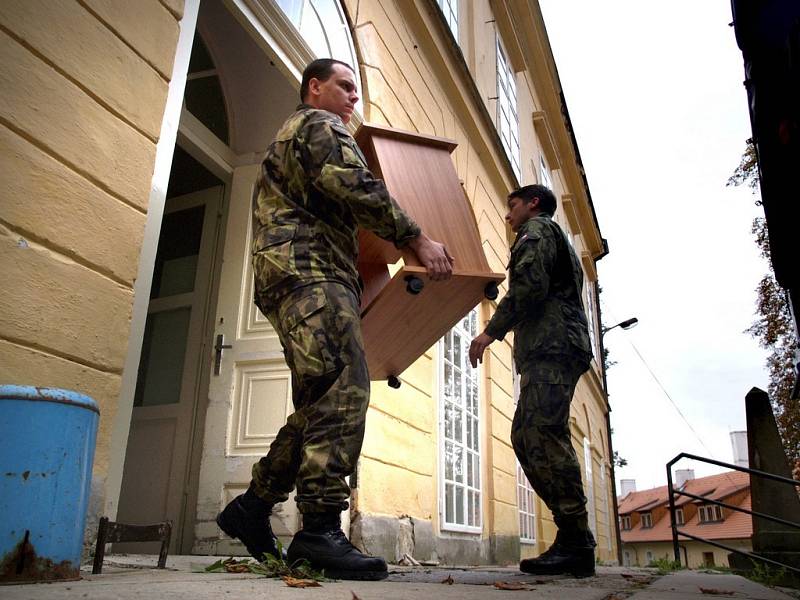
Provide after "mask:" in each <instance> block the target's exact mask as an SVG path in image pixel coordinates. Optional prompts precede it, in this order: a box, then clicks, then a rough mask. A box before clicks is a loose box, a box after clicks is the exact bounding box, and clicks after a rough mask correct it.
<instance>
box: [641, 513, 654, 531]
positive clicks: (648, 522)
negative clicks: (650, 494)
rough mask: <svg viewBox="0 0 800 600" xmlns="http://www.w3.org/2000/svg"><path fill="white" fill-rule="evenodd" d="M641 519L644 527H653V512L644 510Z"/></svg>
mask: <svg viewBox="0 0 800 600" xmlns="http://www.w3.org/2000/svg"><path fill="white" fill-rule="evenodd" d="M641 520H642V529H652V528H653V513H651V512H643V513H642V515H641Z"/></svg>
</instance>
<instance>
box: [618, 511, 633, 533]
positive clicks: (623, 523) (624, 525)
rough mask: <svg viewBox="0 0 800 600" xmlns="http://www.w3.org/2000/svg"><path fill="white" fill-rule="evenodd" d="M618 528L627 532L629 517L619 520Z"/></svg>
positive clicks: (629, 524) (629, 526)
mask: <svg viewBox="0 0 800 600" xmlns="http://www.w3.org/2000/svg"><path fill="white" fill-rule="evenodd" d="M619 526H620V528H621V529H622V530H623V531H629V530H630V528H631V516H630V515H624V516H622V517H620V518H619Z"/></svg>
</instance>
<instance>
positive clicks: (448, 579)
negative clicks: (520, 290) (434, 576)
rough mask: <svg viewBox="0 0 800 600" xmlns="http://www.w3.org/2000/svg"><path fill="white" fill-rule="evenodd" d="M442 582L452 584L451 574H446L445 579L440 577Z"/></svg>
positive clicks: (453, 581)
mask: <svg viewBox="0 0 800 600" xmlns="http://www.w3.org/2000/svg"><path fill="white" fill-rule="evenodd" d="M442 583H446V584H447V585H453V584H454V583H455V580H454V579H453V577H452V575H448V576H447V579H442Z"/></svg>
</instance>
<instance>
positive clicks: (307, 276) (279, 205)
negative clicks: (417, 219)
mask: <svg viewBox="0 0 800 600" xmlns="http://www.w3.org/2000/svg"><path fill="white" fill-rule="evenodd" d="M359 226H360V227H364V228H366V229H369V230H370V231H373V232H375V234H377V235H378V236H379V237H381V238H383V239H385V240H388V241H391V242H394V244H395V245H396V246H398V247H400V246H403V245H404V244H406V243H407V242H408V241H409V240H411V239H413V238H415V237H416V236H418V235H419V234H420V228H419V227H418V226H417V224H416V223H414V221H413V220H412V219H411V218H410V217H409V216H408V215H407V214H406V213H405V212H404V211H403V210H402V209H401V208H400V207H399V206H398V204H397V202H396V201H395V200H394V199H393V198H392V197H391V196H390V195H389V192H388V191H387V190H386V186H385V185H384V183H383V181H381V180H380V179H375V177H373V175H372V173H371V172H370V171H369V169H368V168H367V165H366V160H365V159H364V155H363V154H362V153H361V150H360V149H359V147H358V145H357V144H356V142H355V140H354V139H353V137H352V136H351V135H350V133H349V132H348V131H347V129H346V128H345V126H344V124H343V123H342V121H341V119H339V117H338V116H336V115H335V114H333V113H330V112H328V111H325V110H319V109H315V108H312V107H310V106H308V105H305V104H301V105H300V106H298V107H297V110H296V111H295V112H294V114H292V115H291V116H290V117H289V118H288V119H287V120H286V122H285V123H284V124H283V126H282V127H281V128H280V130H279V131H278V133H277V135H276V136H275V139H274V140H273V141H272V143H271V144H270V146H269V149H268V150H267V153H266V156H265V157H264V161H263V162H262V165H261V171H260V173H259V176H258V180H257V182H256V187H255V190H254V192H253V247H252V250H253V271H254V275H255V296H256V302H257V303H258V304H259V306H261V305H262V303H265V304H266V305H274V304H275V303H276V302H277V300H279V299H280V298H282V297H283V296H284V295H286V294H287V293H289V292H290V291H292V290H294V289H297V288H299V287H302V286H305V285H309V284H311V283H315V282H319V281H338V282H341V283H344V284H345V285H347V286H349V287H350V288H352V289H353V291H355V292H356V293H358V292H359V290H360V288H359V283H358V271H357V269H356V264H357V262H358V227H359Z"/></svg>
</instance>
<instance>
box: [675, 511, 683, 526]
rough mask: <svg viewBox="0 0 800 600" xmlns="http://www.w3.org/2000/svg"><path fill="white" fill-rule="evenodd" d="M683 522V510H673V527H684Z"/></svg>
mask: <svg viewBox="0 0 800 600" xmlns="http://www.w3.org/2000/svg"><path fill="white" fill-rule="evenodd" d="M684 524H685V521H684V518H683V509H682V508H676V509H675V525H684Z"/></svg>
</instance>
